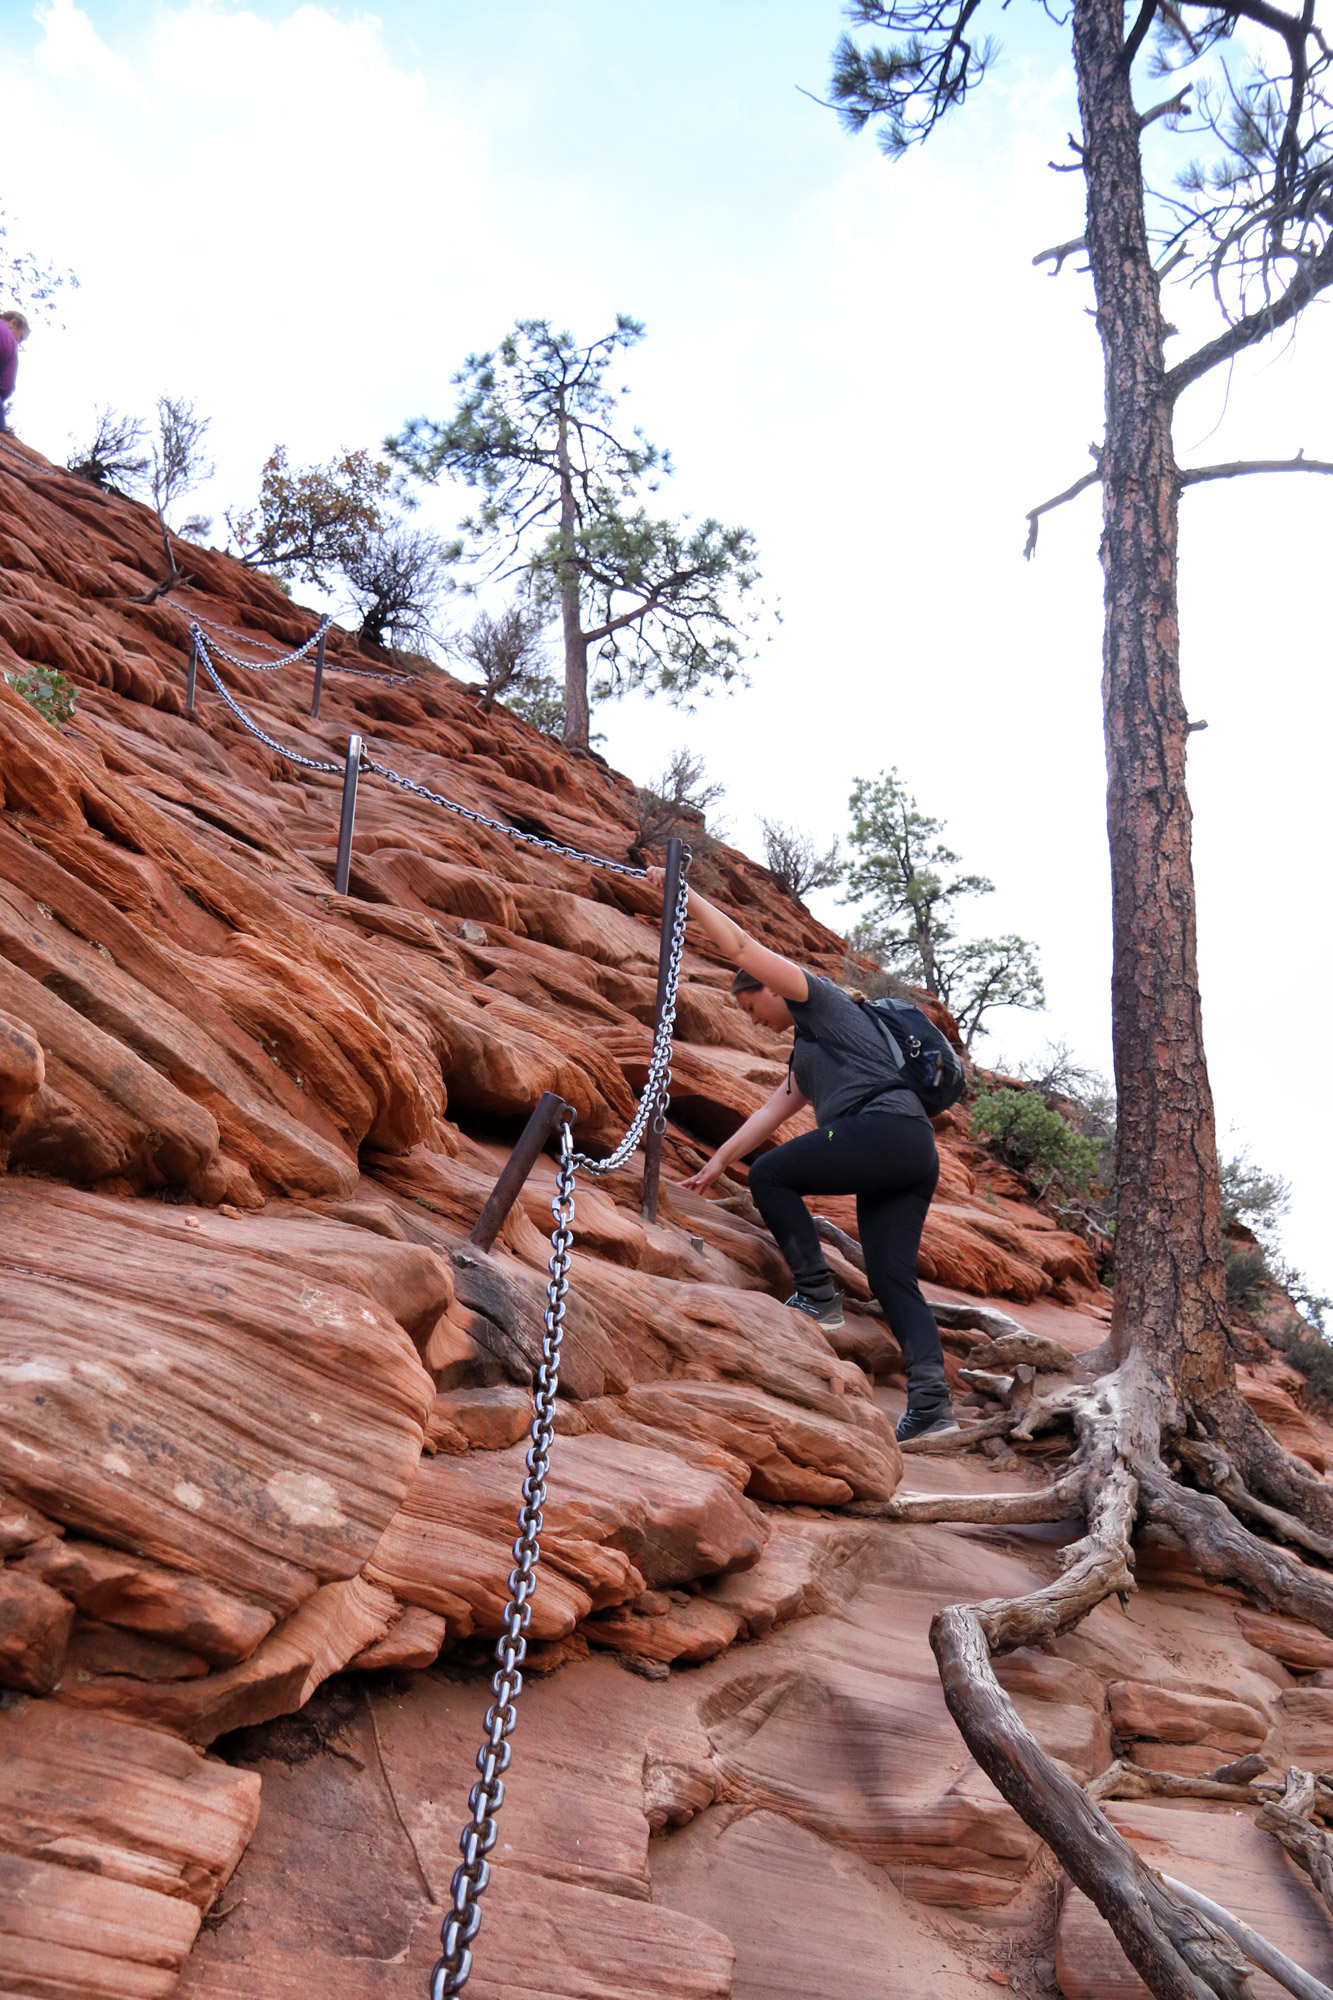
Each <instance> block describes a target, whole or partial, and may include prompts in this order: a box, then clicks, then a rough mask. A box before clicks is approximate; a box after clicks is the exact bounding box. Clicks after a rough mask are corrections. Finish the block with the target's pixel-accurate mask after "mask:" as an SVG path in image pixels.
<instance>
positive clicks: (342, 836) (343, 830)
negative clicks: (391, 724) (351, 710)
mask: <svg viewBox="0 0 1333 2000" xmlns="http://www.w3.org/2000/svg"><path fill="white" fill-rule="evenodd" d="M360 775H361V738H360V737H359V736H349V737H348V739H347V766H346V769H345V770H344V772H343V809H342V818H341V819H340V820H339V822H338V861H337V865H336V867H335V868H334V871H333V886H334V888H335V889H336V890H337V891H338V894H339V895H340V896H345V895H346V894H347V877H348V874H349V873H350V871H351V866H352V835H353V833H354V832H355V830H356V781H357V779H358V778H359V777H360Z"/></svg>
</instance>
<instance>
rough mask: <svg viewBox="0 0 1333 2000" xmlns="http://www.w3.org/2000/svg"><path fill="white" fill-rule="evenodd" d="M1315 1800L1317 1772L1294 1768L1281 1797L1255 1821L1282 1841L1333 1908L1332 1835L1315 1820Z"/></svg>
mask: <svg viewBox="0 0 1333 2000" xmlns="http://www.w3.org/2000/svg"><path fill="white" fill-rule="evenodd" d="M1316 1803H1317V1788H1316V1784H1315V1777H1314V1773H1313V1772H1312V1771H1299V1770H1296V1769H1295V1768H1293V1769H1292V1770H1290V1771H1288V1773H1287V1782H1286V1786H1285V1788H1284V1789H1283V1793H1282V1797H1281V1798H1280V1799H1270V1800H1269V1801H1268V1802H1267V1803H1266V1804H1265V1805H1264V1806H1263V1807H1262V1808H1261V1810H1260V1813H1259V1817H1258V1821H1257V1822H1256V1823H1257V1824H1258V1825H1259V1826H1261V1827H1262V1828H1263V1829H1264V1831H1265V1833H1271V1834H1273V1835H1275V1836H1276V1838H1277V1839H1278V1840H1280V1841H1281V1843H1282V1845H1283V1847H1285V1849H1286V1850H1287V1853H1288V1854H1289V1855H1290V1856H1291V1858H1292V1860H1293V1861H1295V1862H1296V1863H1298V1865H1299V1866H1300V1867H1302V1868H1303V1869H1304V1870H1305V1872H1306V1874H1307V1875H1308V1876H1309V1878H1310V1880H1311V1881H1312V1882H1313V1883H1314V1885H1315V1888H1316V1889H1317V1890H1318V1891H1319V1893H1320V1895H1321V1896H1322V1897H1323V1899H1324V1905H1325V1907H1326V1908H1327V1909H1329V1910H1331V1911H1333V1835H1330V1834H1327V1833H1325V1832H1324V1831H1323V1829H1322V1828H1321V1827H1317V1826H1315V1825H1314V1824H1313V1823H1312V1822H1313V1816H1314V1812H1315V1807H1316Z"/></svg>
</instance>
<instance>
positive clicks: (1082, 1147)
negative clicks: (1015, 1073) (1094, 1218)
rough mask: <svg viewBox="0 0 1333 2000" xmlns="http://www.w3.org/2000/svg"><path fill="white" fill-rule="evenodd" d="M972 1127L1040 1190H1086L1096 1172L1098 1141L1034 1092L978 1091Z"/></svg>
mask: <svg viewBox="0 0 1333 2000" xmlns="http://www.w3.org/2000/svg"><path fill="white" fill-rule="evenodd" d="M972 1129H973V1131H974V1132H976V1133H977V1134H979V1135H980V1136H981V1137H983V1138H987V1139H991V1140H993V1141H994V1142H995V1146H996V1150H997V1151H998V1153H999V1155H1000V1157H1001V1159H1002V1160H1004V1162H1005V1164H1006V1165H1007V1166H1010V1167H1012V1168H1013V1169H1014V1170H1015V1172H1016V1173H1020V1174H1024V1175H1026V1176H1027V1178H1028V1179H1029V1180H1032V1181H1034V1182H1036V1183H1037V1184H1038V1185H1039V1187H1040V1188H1041V1191H1042V1192H1043V1193H1046V1192H1047V1191H1048V1190H1049V1189H1050V1188H1052V1187H1053V1186H1055V1185H1057V1184H1059V1185H1060V1186H1062V1187H1064V1188H1067V1189H1068V1190H1069V1192H1070V1193H1072V1194H1087V1192H1088V1190H1089V1189H1090V1188H1091V1186H1092V1183H1093V1180H1094V1178H1095V1176H1096V1173H1097V1166H1098V1162H1099V1161H1100V1159H1101V1153H1102V1147H1101V1142H1100V1141H1099V1140H1098V1139H1095V1138H1092V1137H1090V1136H1089V1135H1088V1134H1087V1133H1084V1132H1076V1131H1075V1130H1074V1128H1073V1126H1072V1125H1070V1124H1068V1123H1067V1121H1066V1120H1065V1119H1063V1118H1062V1117H1061V1116H1060V1113H1059V1112H1058V1111H1051V1110H1048V1108H1047V1106H1046V1104H1045V1102H1044V1101H1043V1099H1042V1097H1041V1095H1040V1094H1039V1092H1037V1091H1035V1090H1008V1089H1004V1090H982V1091H979V1092H978V1093H977V1097H976V1101H975V1103H974V1104H973V1106H972Z"/></svg>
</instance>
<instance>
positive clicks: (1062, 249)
mask: <svg viewBox="0 0 1333 2000" xmlns="http://www.w3.org/2000/svg"><path fill="white" fill-rule="evenodd" d="M1151 4H1152V5H1154V6H1155V5H1156V0H1151ZM1051 165H1052V166H1055V162H1054V161H1052V162H1051ZM1055 171H1056V172H1057V173H1072V172H1073V171H1074V169H1073V168H1071V167H1064V168H1061V167H1056V168H1055ZM1087 247H1088V239H1087V237H1086V236H1075V237H1072V238H1071V239H1070V241H1069V242H1068V243H1053V244H1052V245H1051V248H1050V249H1049V250H1039V251H1038V252H1037V255H1036V256H1035V257H1034V258H1033V260H1032V268H1033V269H1034V270H1038V269H1039V268H1040V267H1041V265H1043V264H1045V263H1048V262H1051V261H1052V260H1053V262H1054V269H1053V270H1052V271H1051V276H1052V277H1053V278H1058V277H1059V275H1060V273H1061V271H1062V270H1063V269H1064V266H1065V259H1066V258H1067V257H1073V256H1074V255H1075V254H1076V253H1077V252H1078V251H1080V250H1086V249H1087Z"/></svg>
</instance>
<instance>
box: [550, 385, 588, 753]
mask: <svg viewBox="0 0 1333 2000" xmlns="http://www.w3.org/2000/svg"><path fill="white" fill-rule="evenodd" d="M556 451H557V456H558V460H559V466H560V557H561V561H560V623H561V626H562V628H563V632H564V641H565V729H564V744H565V748H566V749H567V750H586V749H587V748H588V732H589V716H588V641H587V638H586V637H585V635H584V631H583V616H582V605H581V603H580V593H579V573H578V570H577V568H576V566H575V532H576V529H577V526H578V518H577V512H576V509H575V505H574V478H573V473H572V472H571V470H570V464H569V430H568V422H567V419H566V416H565V412H564V409H563V408H562V409H561V411H560V432H559V440H558V443H557V446H556Z"/></svg>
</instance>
